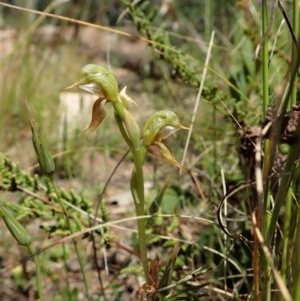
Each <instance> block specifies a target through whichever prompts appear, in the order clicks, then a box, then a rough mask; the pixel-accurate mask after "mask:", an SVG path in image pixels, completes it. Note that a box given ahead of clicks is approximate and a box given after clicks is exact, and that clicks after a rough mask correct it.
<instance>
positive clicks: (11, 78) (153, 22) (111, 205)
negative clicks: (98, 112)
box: [0, 0, 299, 300]
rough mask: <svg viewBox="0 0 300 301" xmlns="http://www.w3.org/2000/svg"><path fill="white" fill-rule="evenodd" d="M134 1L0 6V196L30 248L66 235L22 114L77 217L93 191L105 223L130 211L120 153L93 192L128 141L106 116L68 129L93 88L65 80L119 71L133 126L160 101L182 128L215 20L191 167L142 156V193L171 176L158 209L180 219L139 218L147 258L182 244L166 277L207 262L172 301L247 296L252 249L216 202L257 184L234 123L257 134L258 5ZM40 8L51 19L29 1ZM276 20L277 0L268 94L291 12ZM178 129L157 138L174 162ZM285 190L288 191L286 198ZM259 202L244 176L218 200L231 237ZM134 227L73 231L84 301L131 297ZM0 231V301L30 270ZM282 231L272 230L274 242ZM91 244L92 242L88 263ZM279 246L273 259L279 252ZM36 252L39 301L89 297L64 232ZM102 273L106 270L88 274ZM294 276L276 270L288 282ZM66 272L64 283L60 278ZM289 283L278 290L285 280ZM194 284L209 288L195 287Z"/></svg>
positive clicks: (282, 67) (275, 91) (285, 64)
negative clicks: (42, 142) (38, 134)
mask: <svg viewBox="0 0 300 301" xmlns="http://www.w3.org/2000/svg"><path fill="white" fill-rule="evenodd" d="M130 3H131V1H125V0H124V1H118V0H101V1H96V0H73V1H71V0H70V1H67V0H65V1H63V0H62V1H50V0H49V1H48V0H30V1H29V0H27V1H21V0H14V1H4V2H0V68H1V72H0V97H1V99H0V102H1V106H0V128H1V129H2V130H1V131H0V139H1V144H0V152H1V169H0V172H1V173H0V185H1V186H0V187H1V190H2V191H1V194H0V202H1V203H3V204H6V205H7V206H8V208H10V209H11V211H12V212H13V213H14V215H15V216H16V217H17V218H18V219H19V220H20V221H21V222H22V223H23V224H24V225H26V226H27V228H28V230H29V232H30V233H31V234H32V236H33V238H34V241H35V247H36V248H37V249H40V248H42V247H43V246H46V245H48V244H51V243H52V242H53V241H55V239H56V240H57V239H58V238H61V237H63V236H65V235H67V234H69V232H68V230H67V228H66V225H65V224H64V223H63V221H62V215H61V214H58V213H57V212H56V211H55V208H54V207H53V206H54V205H53V204H52V201H51V200H52V199H53V196H52V195H51V193H53V191H51V188H49V185H48V183H47V180H45V179H44V178H43V177H42V176H41V175H40V171H39V167H38V165H37V158H36V155H35V153H34V149H33V147H32V141H31V132H30V126H29V123H28V120H29V119H30V118H34V119H35V121H36V123H37V124H38V126H39V128H40V129H41V131H42V133H43V135H44V137H45V138H46V141H47V144H48V146H49V149H50V151H51V153H52V155H53V157H54V160H55V163H56V173H55V179H56V181H57V184H58V186H59V187H60V189H61V191H62V193H63V196H64V198H65V199H66V200H67V201H69V202H70V203H72V204H73V205H74V206H77V208H80V209H81V210H83V211H86V212H88V213H94V211H95V208H96V207H97V204H98V203H99V202H100V203H101V205H100V207H101V210H100V213H99V216H100V217H101V218H102V220H103V221H115V220H118V219H122V218H124V217H132V216H134V213H133V212H134V210H133V206H132V203H131V199H130V196H129V198H128V191H129V179H130V174H131V169H132V160H131V157H130V156H128V157H127V158H126V159H125V160H124V162H123V163H121V165H120V167H119V168H118V170H117V171H116V172H115V174H114V176H113V178H112V180H111V182H110V183H109V185H108V187H107V189H106V191H105V194H104V195H103V193H102V192H103V189H104V187H105V184H106V183H107V181H108V177H109V174H111V173H112V172H113V170H114V168H115V166H116V165H117V164H118V162H119V161H120V160H121V158H122V156H123V155H124V153H125V151H126V146H125V143H124V142H123V141H122V139H121V136H120V135H119V134H118V132H117V126H116V125H115V124H114V120H113V116H112V112H109V114H108V118H106V119H105V121H104V122H103V124H102V125H101V127H99V128H98V129H97V131H96V133H95V134H94V135H93V136H92V138H91V139H90V140H88V139H87V138H86V137H85V136H78V135H79V133H80V132H82V130H84V128H85V126H86V125H88V123H89V121H90V111H91V108H92V104H93V101H92V100H93V99H94V98H93V97H89V96H86V95H85V94H84V93H82V92H78V91H75V90H72V91H68V92H67V91H65V90H64V89H65V88H66V87H68V86H70V85H71V84H72V83H74V82H75V81H76V79H77V75H78V73H79V71H80V70H81V68H82V67H83V66H84V65H86V64H88V63H93V64H98V65H102V66H104V67H106V68H108V69H110V70H111V71H112V73H113V74H114V75H115V76H116V78H117V80H118V83H119V86H120V90H121V88H123V87H124V86H127V93H128V95H130V97H131V98H132V99H133V100H134V101H135V102H136V103H137V105H138V106H137V107H134V108H133V109H132V112H133V115H134V116H135V117H136V118H137V120H138V123H139V124H140V125H141V126H142V125H143V123H144V122H145V121H146V119H147V118H148V117H149V116H150V115H151V114H152V113H153V112H155V111H158V110H162V109H170V110H173V111H174V112H176V114H178V116H179V117H180V120H181V122H182V124H183V125H185V126H190V123H191V119H192V116H193V111H194V106H195V102H196V98H197V94H198V90H199V85H200V81H201V79H202V75H203V70H204V65H205V64H204V62H205V59H206V56H207V52H208V48H209V43H210V40H211V34H212V32H213V31H214V32H215V38H214V40H213V46H212V52H211V56H210V60H209V64H208V66H209V68H208V72H207V75H206V77H205V81H204V87H203V91H202V95H201V101H200V105H199V109H198V111H197V112H196V116H195V121H194V125H193V132H192V136H191V141H190V143H189V145H188V148H187V150H188V152H187V156H186V159H185V162H184V163H183V165H184V166H185V167H186V168H187V169H188V170H189V171H188V172H184V173H182V174H181V175H179V172H178V171H177V170H176V168H175V167H174V166H170V165H167V164H166V163H165V162H163V161H162V160H160V159H159V158H157V153H156V152H155V150H153V153H152V155H151V156H150V157H149V158H148V160H147V163H146V166H145V174H146V184H147V185H146V187H147V200H148V205H149V206H150V204H151V203H152V202H153V200H154V199H155V198H156V197H157V195H159V193H161V191H162V189H163V187H164V185H166V181H167V179H169V182H168V187H167V188H166V190H165V191H164V195H163V198H162V199H161V200H160V201H161V204H160V206H159V209H158V213H159V214H177V215H181V217H180V216H173V217H162V216H158V217H157V216H156V217H155V218H153V219H151V220H149V229H148V243H149V257H150V258H151V259H154V258H155V254H158V255H159V257H160V260H161V262H162V265H163V266H165V265H166V262H167V261H168V259H169V256H170V254H171V250H172V247H173V245H174V241H176V240H178V241H180V244H181V251H180V252H179V255H178V257H177V261H176V266H175V270H176V272H174V274H173V281H174V282H175V281H178V280H179V279H181V278H183V277H185V276H186V275H188V274H190V273H191V272H192V271H193V270H195V269H196V268H198V267H200V266H202V265H207V266H209V267H211V268H212V272H211V273H209V274H207V275H204V276H203V277H202V278H196V279H193V280H192V281H190V283H189V284H184V285H181V286H179V287H178V291H179V293H180V294H179V295H174V296H173V297H170V299H171V298H173V299H174V300H198V299H200V297H201V299H203V300H247V298H250V299H251V298H254V297H253V296H254V295H253V287H254V274H255V271H254V272H253V246H252V244H251V243H249V242H247V243H245V240H244V241H242V240H232V239H230V238H229V237H227V238H226V235H224V233H223V231H222V230H221V229H220V227H219V224H218V222H217V216H216V209H217V208H218V206H219V204H220V202H221V200H222V198H223V195H224V194H225V193H226V192H228V191H231V190H233V189H234V188H239V187H240V183H249V182H251V181H253V180H254V178H253V168H254V167H253V166H254V165H255V162H254V161H253V154H254V151H253V148H251V147H249V144H250V145H251V141H250V140H247V139H246V138H247V137H248V136H245V133H248V135H255V129H256V128H259V129H260V128H261V126H262V123H263V122H264V120H265V115H264V113H263V112H264V109H263V97H264V96H263V85H264V83H263V81H262V76H263V73H262V72H263V60H262V57H261V53H260V54H259V55H258V58H257V59H256V60H253V55H254V52H255V49H256V47H257V46H258V44H259V43H260V41H261V37H262V22H261V20H262V14H261V11H262V3H261V1H248V0H242V1H234V0H230V1H229V0H226V1H225V0H215V1H204V0H203V1H199V0H182V1H178V0H173V1H172V0H170V1H167V0H155V1H133V3H131V4H132V5H131V6H130V5H129V4H130ZM4 4H12V5H14V7H11V6H6V5H4ZM293 7H294V6H293V2H292V1H285V3H284V8H285V11H286V14H287V16H288V17H289V18H290V20H292V19H293V16H292V14H293ZM20 8H22V9H23V8H25V9H29V10H22V9H20ZM30 10H34V11H35V12H33V11H30ZM43 11H45V12H48V13H50V14H52V16H45V15H43V14H39V13H38V12H43ZM268 13H269V16H270V14H271V13H272V10H271V5H270V7H269V11H268ZM55 16H63V17H66V18H70V19H73V21H72V20H67V19H61V18H59V17H55ZM74 20H79V21H84V22H88V23H90V24H87V23H86V24H83V23H81V24H79V23H78V22H77V23H76V22H74ZM282 20H283V17H282V14H280V12H279V10H278V9H277V8H276V14H275V16H274V22H273V23H272V24H271V28H270V32H269V39H268V40H267V47H268V49H269V52H268V53H269V57H270V58H271V59H270V62H269V65H268V70H269V77H268V102H269V103H270V104H271V105H275V104H276V101H277V100H278V98H279V96H280V95H281V90H280V89H281V88H282V83H283V82H284V80H285V78H286V77H287V76H288V74H289V73H288V72H289V65H290V63H291V49H292V39H291V37H290V32H289V30H288V28H287V26H286V24H283V25H281V24H282ZM92 24H94V25H97V26H99V27H98V28H96V27H93V26H92ZM100 26H101V27H100ZM298 87H299V86H298ZM297 100H299V93H298V92H297ZM186 136H187V132H185V131H180V133H178V134H176V136H174V137H170V138H168V139H169V142H168V143H169V144H168V145H169V146H170V148H171V149H172V150H173V152H174V155H175V157H176V159H177V161H178V162H181V158H182V156H183V151H184V148H185V145H186ZM245 137H246V138H245ZM255 137H256V136H255ZM245 140H246V141H245ZM249 141H250V142H249ZM281 148H282V149H281V154H282V156H284V155H286V154H287V152H288V150H289V145H286V144H285V145H282V146H281ZM283 161H284V159H283ZM253 164H254V165H253ZM274 164H275V163H274ZM274 186H275V185H274ZM20 187H21V188H22V189H21V188H20ZM28 191H29V192H28ZM296 194H297V190H296V189H295V191H294V195H295V199H296ZM45 200H48V202H46V201H45ZM256 205H257V194H256V192H255V189H253V186H251V185H248V186H247V187H246V188H244V189H241V190H240V191H237V192H236V193H235V194H234V195H232V196H231V198H230V199H228V203H226V212H225V215H226V216H227V223H228V227H229V228H230V229H231V231H232V233H239V234H242V235H243V237H244V238H245V239H248V240H249V241H253V229H252V223H251V217H250V215H251V213H252V211H253V210H254V208H255V207H256ZM293 208H294V209H297V210H295V211H294V215H293V216H292V217H291V225H294V224H295V221H296V220H297V216H298V207H297V204H296V202H295V203H293ZM55 212H56V213H55ZM69 212H70V214H71V215H74V216H76V218H77V219H78V221H79V224H80V226H78V229H77V230H78V231H79V230H82V229H84V228H86V227H88V226H89V220H88V219H87V217H86V216H85V215H84V214H79V213H78V210H76V209H71V207H70V208H69ZM150 213H151V212H150ZM282 214H283V213H282ZM193 217H201V218H205V219H207V221H208V222H204V221H200V220H196V219H194V218H193ZM298 218H299V217H298ZM281 219H282V220H281V221H280V220H279V224H280V222H283V218H282V215H281ZM210 222H211V223H210ZM134 225H135V224H134V220H133V221H131V222H128V223H124V224H122V226H124V228H123V229H116V228H112V227H106V228H105V229H104V231H101V232H99V233H98V236H97V238H96V242H94V243H93V244H92V242H91V241H92V239H91V237H89V236H86V237H84V239H83V240H82V246H81V248H82V250H83V253H84V254H86V269H87V274H88V278H89V281H90V285H91V287H90V291H91V292H90V293H91V297H92V300H135V293H136V291H137V290H138V289H139V287H140V286H141V285H142V284H143V281H142V280H141V279H140V278H139V273H140V271H141V270H140V266H139V265H138V256H137V238H136V233H135V232H132V231H131V230H132V228H134ZM280 225H281V224H280ZM278 235H279V234H278ZM291 235H293V234H291ZM49 240H50V242H49ZM0 241H2V242H3V244H1V245H0V259H1V261H0V269H1V271H0V279H1V280H0V287H1V288H0V295H2V296H3V299H2V300H35V298H36V296H35V288H34V281H33V279H34V277H35V273H34V269H33V267H32V266H30V264H29V262H30V261H28V258H27V257H26V256H27V253H26V251H24V250H23V249H22V248H21V247H20V246H18V245H17V244H16V243H15V242H14V240H13V238H12V237H10V235H9V234H8V232H7V230H6V227H5V225H4V223H0ZM275 241H276V240H275ZM280 243H281V242H280V239H279V238H278V249H279V254H281V251H280V247H281V245H280ZM92 245H93V246H94V247H96V249H97V258H98V259H97V264H96V263H95V258H94V256H93V250H92V249H93V248H92ZM274 256H275V258H274V261H276V262H277V263H278V266H277V267H278V269H279V270H280V269H281V264H280V260H281V259H280V255H278V258H276V255H274ZM40 257H41V262H42V270H43V279H44V282H43V286H44V290H45V292H46V293H47V294H48V298H47V299H46V300H86V299H85V297H84V294H83V285H82V281H81V276H80V273H79V272H78V267H77V265H76V256H74V251H73V249H72V246H71V245H69V244H67V243H66V244H59V245H58V246H55V247H53V248H51V249H49V250H47V251H45V252H42V253H41V254H40ZM290 262H291V261H290ZM97 270H98V271H100V273H99V274H101V277H102V282H101V281H100V280H98V278H97V277H96V275H99V274H97V273H96V272H97ZM108 270H109V275H107V271H108ZM291 273H292V272H289V273H287V275H288V277H287V278H290V277H291ZM62 278H67V279H69V280H66V282H65V280H64V281H61V279H62ZM286 281H287V283H288V284H287V285H288V286H289V282H288V281H289V280H286ZM199 283H202V284H203V283H205V284H207V286H206V287H205V288H203V287H202V286H201V285H200V284H199ZM199 285H200V286H199ZM272 288H276V287H275V286H274V287H272ZM202 294H206V296H202ZM180 298H181V299H180ZM280 298H281V297H280V293H278V292H277V293H276V292H274V293H273V295H272V299H271V300H281V299H280ZM253 300H256V299H253ZM262 300H267V299H262ZM282 300H283V299H282Z"/></svg>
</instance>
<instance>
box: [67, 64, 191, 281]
mask: <svg viewBox="0 0 300 301" xmlns="http://www.w3.org/2000/svg"><path fill="white" fill-rule="evenodd" d="M75 87H78V88H80V89H81V90H83V91H85V92H88V93H91V94H94V95H96V96H98V99H97V100H96V101H95V103H94V105H93V109H92V119H91V122H90V125H89V126H88V127H87V128H86V129H85V130H84V131H83V132H82V134H84V133H88V134H89V138H90V137H91V135H92V133H93V132H94V131H95V130H96V128H97V127H98V126H99V125H100V124H101V122H102V121H103V119H104V118H105V116H106V104H108V103H110V104H112V106H113V108H114V116H115V120H116V122H117V124H118V127H119V130H120V132H121V134H122V137H123V139H124V140H125V141H126V143H127V145H128V146H129V147H130V150H131V152H132V156H133V159H134V168H133V171H132V175H131V180H130V189H131V193H132V197H133V200H134V204H135V210H136V215H137V216H138V217H142V216H143V215H144V210H145V209H144V204H145V195H144V175H143V164H144V162H145V158H146V155H147V152H148V149H149V147H150V146H151V145H154V146H156V147H157V148H158V150H159V152H160V154H161V156H162V157H163V158H164V159H165V160H166V161H167V162H169V163H171V164H173V165H174V166H176V167H178V168H181V169H183V167H182V166H181V165H180V164H179V163H178V162H177V161H176V160H175V158H174V155H173V153H172V151H171V149H170V148H169V147H168V146H167V145H166V144H165V142H163V140H164V139H165V138H167V137H168V136H170V135H171V134H173V133H175V132H176V131H178V130H180V129H187V128H186V127H184V126H183V125H181V123H180V121H179V118H178V117H177V115H176V114H175V113H174V112H172V111H169V110H164V111H159V112H156V113H154V114H153V115H152V116H151V117H150V118H149V119H148V120H147V121H146V122H145V124H144V126H143V129H142V131H141V130H140V128H139V126H138V124H137V123H136V121H135V119H134V118H133V117H132V115H131V114H130V112H129V108H130V106H131V105H133V104H135V102H134V101H133V100H132V99H131V98H130V97H129V96H128V95H127V93H126V87H125V88H124V89H123V90H122V91H121V92H119V89H118V83H117V81H116V79H115V77H114V76H113V75H112V73H111V72H110V71H108V70H107V69H106V68H104V67H101V66H98V65H93V64H88V65H86V66H85V67H83V68H82V70H81V71H80V73H79V75H78V80H77V81H76V82H75V83H74V84H73V85H71V86H69V87H68V88H67V89H71V88H75ZM141 138H142V139H141ZM137 227H138V240H139V248H140V256H141V262H142V265H143V270H144V274H145V278H146V282H147V284H148V285H151V284H152V280H151V277H149V266H148V259H147V248H146V236H145V220H144V219H142V218H138V219H137Z"/></svg>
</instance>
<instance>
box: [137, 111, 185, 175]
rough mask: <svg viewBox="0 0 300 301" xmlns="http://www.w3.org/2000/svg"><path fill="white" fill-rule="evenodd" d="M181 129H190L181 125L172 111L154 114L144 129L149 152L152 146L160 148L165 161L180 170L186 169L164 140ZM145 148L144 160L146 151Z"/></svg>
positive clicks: (146, 147)
mask: <svg viewBox="0 0 300 301" xmlns="http://www.w3.org/2000/svg"><path fill="white" fill-rule="evenodd" d="M180 129H188V128H186V127H184V126H183V125H181V123H180V121H179V118H178V117H177V115H176V114H175V113H174V112H172V111H168V110H165V111H160V112H157V113H154V114H153V115H152V116H151V117H150V118H149V119H148V120H147V121H146V123H145V125H144V127H143V140H144V148H145V149H146V150H148V148H149V146H150V145H155V146H157V147H158V150H159V152H160V154H161V155H162V157H163V159H164V160H166V161H168V162H169V163H171V164H173V165H175V166H176V167H178V168H180V169H184V168H183V167H182V166H181V165H180V164H179V163H178V162H177V161H176V160H175V158H174V155H173V152H172V151H171V150H170V148H169V147H168V146H167V145H166V144H165V143H163V142H162V140H163V139H165V138H167V137H169V136H170V135H172V134H173V133H175V132H177V131H178V130H180ZM144 148H143V156H142V159H143V160H144V158H145V154H146V151H145V150H144Z"/></svg>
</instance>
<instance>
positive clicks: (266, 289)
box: [257, 0, 271, 301]
mask: <svg viewBox="0 0 300 301" xmlns="http://www.w3.org/2000/svg"><path fill="white" fill-rule="evenodd" d="M267 27H268V1H267V0H263V2H262V36H264V34H265V33H266V31H267ZM262 62H263V66H262V67H263V69H262V71H263V78H262V80H263V115H264V116H266V113H267V111H268V106H269V66H268V63H269V53H268V37H267V36H266V37H265V40H264V42H263V45H262ZM264 153H265V154H269V155H270V153H269V142H268V141H265V143H264ZM264 164H266V165H267V164H268V161H267V160H265V162H264ZM264 168H265V169H269V167H268V166H264ZM266 179H267V180H266V184H265V187H264V195H263V198H261V200H262V199H263V200H264V204H262V202H261V201H260V203H259V204H258V206H259V210H258V214H257V219H258V223H259V224H260V220H261V221H262V224H261V229H262V233H263V235H264V237H266V234H267V229H268V228H269V223H270V217H269V215H268V214H266V211H267V210H269V209H270V183H269V180H268V178H266ZM260 268H261V269H262V270H264V276H265V279H266V283H265V285H263V286H262V287H261V288H260V289H259V288H257V289H258V290H261V292H262V295H263V296H262V298H263V299H264V300H266V301H270V300H271V277H270V276H271V275H270V274H271V269H270V264H269V262H268V260H266V258H265V257H262V258H261V263H260Z"/></svg>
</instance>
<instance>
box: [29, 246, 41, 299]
mask: <svg viewBox="0 0 300 301" xmlns="http://www.w3.org/2000/svg"><path fill="white" fill-rule="evenodd" d="M26 247H27V249H28V251H29V253H30V254H31V255H32V257H33V261H34V264H35V272H36V285H37V289H38V294H39V298H40V299H39V300H40V301H43V300H44V297H43V291H42V277H41V266H40V261H39V257H38V254H37V253H36V251H35V250H34V249H33V247H32V244H29V245H28V246H26Z"/></svg>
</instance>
